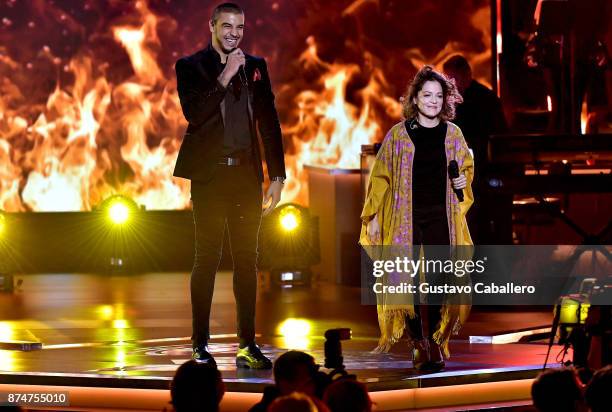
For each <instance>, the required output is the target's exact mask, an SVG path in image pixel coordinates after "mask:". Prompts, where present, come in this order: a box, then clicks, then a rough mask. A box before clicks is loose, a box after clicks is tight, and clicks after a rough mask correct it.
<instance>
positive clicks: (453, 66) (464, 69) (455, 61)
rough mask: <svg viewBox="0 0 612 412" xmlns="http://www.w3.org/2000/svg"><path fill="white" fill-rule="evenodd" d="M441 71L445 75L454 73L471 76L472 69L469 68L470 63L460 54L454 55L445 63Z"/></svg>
mask: <svg viewBox="0 0 612 412" xmlns="http://www.w3.org/2000/svg"><path fill="white" fill-rule="evenodd" d="M442 70H444V72H445V73H446V72H449V71H454V72H456V73H462V74H464V75H466V76H467V75H470V76H471V74H472V68H471V67H470V63H469V62H468V61H467V59H466V58H465V57H463V56H462V55H460V54H455V55H454V56H452V57H450V58H449V59H448V60H447V61H445V62H444V64H443V66H442Z"/></svg>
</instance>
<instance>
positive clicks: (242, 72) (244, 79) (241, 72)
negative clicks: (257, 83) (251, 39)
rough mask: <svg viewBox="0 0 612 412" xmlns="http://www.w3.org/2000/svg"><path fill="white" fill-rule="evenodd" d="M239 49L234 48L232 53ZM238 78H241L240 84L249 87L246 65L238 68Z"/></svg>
mask: <svg viewBox="0 0 612 412" xmlns="http://www.w3.org/2000/svg"><path fill="white" fill-rule="evenodd" d="M237 48H238V47H234V48H233V49H232V51H231V52H230V53H233V52H234V50H236V49H237ZM238 77H240V83H242V84H243V85H244V86H246V85H247V75H246V71H245V70H244V64H241V65H240V68H238Z"/></svg>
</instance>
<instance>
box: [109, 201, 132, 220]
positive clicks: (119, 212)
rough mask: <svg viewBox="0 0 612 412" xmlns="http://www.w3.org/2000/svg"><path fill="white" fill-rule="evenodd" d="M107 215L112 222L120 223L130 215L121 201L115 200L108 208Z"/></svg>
mask: <svg viewBox="0 0 612 412" xmlns="http://www.w3.org/2000/svg"><path fill="white" fill-rule="evenodd" d="M108 216H109V217H110V220H111V221H112V222H113V223H115V224H118V225H121V224H123V223H125V222H127V220H128V217H130V209H128V207H127V206H126V205H125V204H124V203H123V202H117V203H115V204H113V205H112V206H111V207H110V208H109V209H108Z"/></svg>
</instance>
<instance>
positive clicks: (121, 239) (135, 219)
mask: <svg viewBox="0 0 612 412" xmlns="http://www.w3.org/2000/svg"><path fill="white" fill-rule="evenodd" d="M96 210H97V212H98V213H99V225H100V226H99V229H100V234H101V235H102V236H101V237H100V239H103V243H102V246H100V248H99V249H100V253H102V254H103V255H105V259H104V260H105V261H106V263H104V268H105V269H110V270H111V271H113V272H115V271H122V272H123V271H129V270H131V269H132V268H133V267H135V259H134V258H135V256H136V255H135V250H136V249H135V245H136V244H138V242H137V241H136V240H135V239H136V238H137V237H138V235H139V233H140V231H141V230H142V213H139V212H140V208H139V207H138V205H137V204H136V202H135V201H134V200H132V199H130V198H129V197H126V196H123V195H113V196H110V197H108V198H106V199H105V200H104V201H103V202H102V203H100V205H99V206H98V207H97V208H96ZM102 250H104V252H101V251H102Z"/></svg>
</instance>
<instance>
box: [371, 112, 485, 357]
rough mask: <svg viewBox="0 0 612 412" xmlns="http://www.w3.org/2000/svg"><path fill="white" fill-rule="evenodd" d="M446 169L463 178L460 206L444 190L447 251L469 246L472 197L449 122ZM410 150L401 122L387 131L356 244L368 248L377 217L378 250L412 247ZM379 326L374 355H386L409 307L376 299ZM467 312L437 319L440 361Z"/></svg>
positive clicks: (465, 162)
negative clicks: (454, 164) (449, 246)
mask: <svg viewBox="0 0 612 412" xmlns="http://www.w3.org/2000/svg"><path fill="white" fill-rule="evenodd" d="M444 144H445V152H446V160H447V164H448V162H449V161H450V160H453V159H454V160H456V161H457V163H458V165H459V173H460V174H464V175H465V176H466V177H467V180H468V184H467V187H466V188H465V189H463V193H464V201H463V202H459V201H458V199H457V196H456V195H455V193H454V192H453V190H452V188H451V185H450V180H449V179H447V184H446V213H447V220H448V222H449V234H450V239H451V244H452V245H472V244H473V243H472V238H471V237H470V232H469V230H468V227H467V223H466V218H465V216H466V214H467V211H468V209H469V208H470V206H471V205H472V203H473V202H474V197H473V193H472V188H471V183H472V180H473V177H474V162H473V159H472V155H471V153H470V151H469V149H468V146H467V144H466V142H465V139H464V138H463V134H462V133H461V130H460V129H459V127H457V126H456V125H455V124H453V123H451V122H448V127H447V131H446V139H445V143H444ZM414 154H415V147H414V144H413V143H412V140H411V139H410V136H409V134H408V131H407V130H406V127H405V125H404V122H401V123H398V124H396V125H395V126H393V127H392V128H391V130H389V132H388V133H387V135H386V136H385V138H384V140H383V142H382V146H381V148H380V150H379V152H378V155H377V156H376V161H375V163H374V165H373V168H372V171H371V173H370V179H369V183H368V189H367V193H366V200H365V205H364V207H363V211H362V213H361V219H362V225H361V235H360V239H359V243H360V244H361V245H363V246H367V245H372V243H371V242H370V240H369V238H368V236H367V224H368V223H369V222H370V220H372V219H373V218H374V216H375V215H378V221H379V224H380V230H381V239H382V245H401V246H408V247H411V246H412V164H413V160H414ZM377 299H378V305H377V312H378V323H379V326H380V332H381V337H380V339H379V342H378V346H377V347H376V349H375V350H374V351H375V352H387V351H388V350H389V349H390V348H391V346H392V345H393V344H394V343H395V342H397V341H398V340H399V339H400V338H401V337H402V335H403V333H404V329H405V328H406V316H410V318H413V317H414V316H415V313H414V306H413V305H412V304H405V305H403V304H402V305H398V304H389V303H388V302H387V299H386V297H385V295H384V294H383V295H378V296H377ZM469 312H470V305H469V304H461V305H457V304H444V305H443V306H442V313H441V315H442V319H441V321H440V324H439V326H438V329H437V330H436V332H435V334H434V336H433V338H434V340H435V341H436V342H437V343H438V344H439V345H440V347H441V349H442V352H443V354H444V356H446V357H447V358H448V357H449V356H450V352H449V350H448V342H449V340H450V337H451V334H456V333H458V332H459V329H460V328H461V326H462V325H463V324H464V323H465V321H466V319H467V316H468V314H469Z"/></svg>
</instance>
